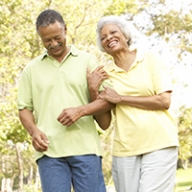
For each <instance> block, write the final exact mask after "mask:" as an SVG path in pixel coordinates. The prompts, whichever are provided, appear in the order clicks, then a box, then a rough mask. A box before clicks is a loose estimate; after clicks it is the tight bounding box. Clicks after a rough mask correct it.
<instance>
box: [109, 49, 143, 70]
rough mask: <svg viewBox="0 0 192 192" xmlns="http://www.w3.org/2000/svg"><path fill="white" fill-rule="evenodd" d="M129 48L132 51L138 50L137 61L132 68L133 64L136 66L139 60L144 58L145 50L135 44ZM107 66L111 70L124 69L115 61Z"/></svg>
mask: <svg viewBox="0 0 192 192" xmlns="http://www.w3.org/2000/svg"><path fill="white" fill-rule="evenodd" d="M129 49H130V50H131V51H133V50H136V58H135V62H134V63H133V65H132V66H131V68H132V67H133V66H135V65H136V64H138V63H139V62H141V61H142V60H143V59H144V55H145V51H144V50H143V49H142V48H139V47H133V46H132V47H129ZM107 68H108V70H109V71H121V70H122V69H121V68H119V67H118V66H116V65H115V63H114V62H112V63H110V64H109V65H108V66H107Z"/></svg>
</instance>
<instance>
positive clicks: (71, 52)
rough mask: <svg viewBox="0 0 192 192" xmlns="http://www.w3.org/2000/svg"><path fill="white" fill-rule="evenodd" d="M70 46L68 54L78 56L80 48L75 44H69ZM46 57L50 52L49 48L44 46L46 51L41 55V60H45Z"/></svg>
mask: <svg viewBox="0 0 192 192" xmlns="http://www.w3.org/2000/svg"><path fill="white" fill-rule="evenodd" d="M69 47H70V50H69V53H68V54H67V55H69V54H70V55H72V56H74V57H77V56H78V54H79V52H78V49H77V48H76V47H75V46H74V45H69ZM46 57H49V54H48V51H47V49H45V48H44V52H43V53H42V55H41V60H43V59H44V58H46Z"/></svg>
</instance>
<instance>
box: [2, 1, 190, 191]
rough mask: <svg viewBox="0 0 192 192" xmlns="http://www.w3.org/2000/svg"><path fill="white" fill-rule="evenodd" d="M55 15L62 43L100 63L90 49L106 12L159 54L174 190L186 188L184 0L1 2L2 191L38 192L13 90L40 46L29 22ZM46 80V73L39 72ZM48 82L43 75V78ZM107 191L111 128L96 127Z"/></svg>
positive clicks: (93, 48)
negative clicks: (173, 153)
mask: <svg viewBox="0 0 192 192" xmlns="http://www.w3.org/2000/svg"><path fill="white" fill-rule="evenodd" d="M49 8H50V9H55V10H57V11H59V12H60V13H61V14H62V15H63V18H64V20H65V22H66V24H67V28H68V32H67V35H68V37H67V38H68V44H74V45H75V46H77V47H78V48H79V49H82V50H85V51H88V52H90V53H92V54H94V55H96V57H97V58H98V59H99V61H100V63H101V64H105V63H108V62H111V58H110V57H109V56H107V55H105V54H104V53H101V52H100V51H99V49H98V47H97V45H96V33H95V29H96V23H97V21H98V20H99V19H100V18H101V17H102V16H104V15H121V16H122V17H125V18H126V19H127V20H129V21H130V22H131V23H132V24H133V25H134V27H135V32H136V34H137V35H138V42H139V43H140V44H141V45H142V46H143V48H144V49H147V48H148V49H154V50H157V51H158V52H159V53H160V54H161V56H162V58H163V60H164V62H165V64H166V66H167V68H168V70H169V72H170V76H171V77H172V80H173V85H174V91H173V94H172V104H171V110H172V111H173V113H174V115H175V117H176V120H177V125H178V133H179V140H180V150H179V158H178V169H177V179H176V182H175V191H176V192H182V191H183V192H184V191H190V190H191V189H192V188H191V186H192V99H191V98H192V77H191V75H192V2H191V1H188V0H127V1H124V0H36V1H34V0H1V1H0V191H1V192H16V191H17V192H40V191H41V186H40V181H39V175H38V170H37V166H36V163H35V161H34V155H33V153H34V151H33V147H32V146H31V138H30V137H29V136H28V134H27V133H26V131H25V129H24V128H23V127H22V125H21V124H20V122H19V119H18V111H17V103H16V100H17V86H18V79H19V76H20V74H21V71H22V70H23V68H24V67H25V66H26V64H27V63H28V62H29V61H30V60H31V59H32V58H34V57H36V56H37V55H39V54H40V53H42V51H43V46H42V43H41V41H40V39H39V37H38V36H37V34H36V29H35V21H36V18H37V16H38V14H39V13H40V12H41V11H43V10H45V9H49ZM44 75H46V74H44ZM47 78H49V77H47ZM98 133H99V134H100V136H101V144H102V147H103V171H104V176H105V182H106V185H107V188H108V192H115V190H114V187H113V180H112V177H111V147H112V137H113V124H112V125H111V127H110V128H109V129H108V130H107V131H101V130H100V128H99V127H98Z"/></svg>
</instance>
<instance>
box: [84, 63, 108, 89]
mask: <svg viewBox="0 0 192 192" xmlns="http://www.w3.org/2000/svg"><path fill="white" fill-rule="evenodd" d="M103 67H104V66H103V65H102V66H99V67H97V68H96V69H95V70H94V71H93V72H92V73H91V72H90V69H89V68H87V82H88V86H89V90H94V91H98V90H99V87H100V85H101V84H102V82H103V81H104V80H105V79H107V78H108V74H107V72H106V71H105V70H104V69H103Z"/></svg>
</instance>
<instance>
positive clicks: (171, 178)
mask: <svg viewBox="0 0 192 192" xmlns="http://www.w3.org/2000/svg"><path fill="white" fill-rule="evenodd" d="M130 29H131V28H130V26H129V25H128V23H127V21H126V20H125V19H123V18H122V17H118V16H106V17H103V18H102V19H101V20H100V21H99V22H98V24H97V43H98V46H99V48H100V49H101V51H104V52H106V53H107V54H109V55H111V56H112V58H113V63H111V64H107V65H105V66H104V70H105V71H106V72H107V73H108V76H109V79H110V80H111V81H112V83H113V88H114V90H113V89H111V88H108V87H105V91H103V92H102V93H101V94H100V95H99V96H98V97H99V98H100V99H103V100H106V101H108V102H111V103H113V104H115V105H116V107H115V109H114V115H115V118H116V121H115V135H114V142H113V165H112V166H113V168H112V174H113V179H114V183H115V188H116V191H117V192H172V191H173V189H174V182H175V172H176V164H177V155H178V135H177V127H176V124H175V122H174V120H173V118H172V117H171V114H170V112H169V111H168V109H169V107H170V100H171V92H172V88H171V80H170V78H169V75H168V73H167V71H166V68H165V66H164V65H163V63H162V59H161V58H160V57H159V55H158V54H156V53H155V52H151V51H146V50H144V49H139V48H133V47H132V46H131V43H132V36H133V35H132V33H131V30H130ZM100 71H101V73H103V71H102V70H100ZM96 73H97V74H99V73H98V70H97V72H96ZM88 76H90V75H88ZM88 79H89V85H90V87H91V85H93V84H94V85H95V87H99V84H100V83H101V81H102V75H101V74H100V79H99V78H97V80H96V78H90V77H89V78H88ZM98 79H99V80H98ZM96 85H97V86H96ZM95 91H97V90H95Z"/></svg>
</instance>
